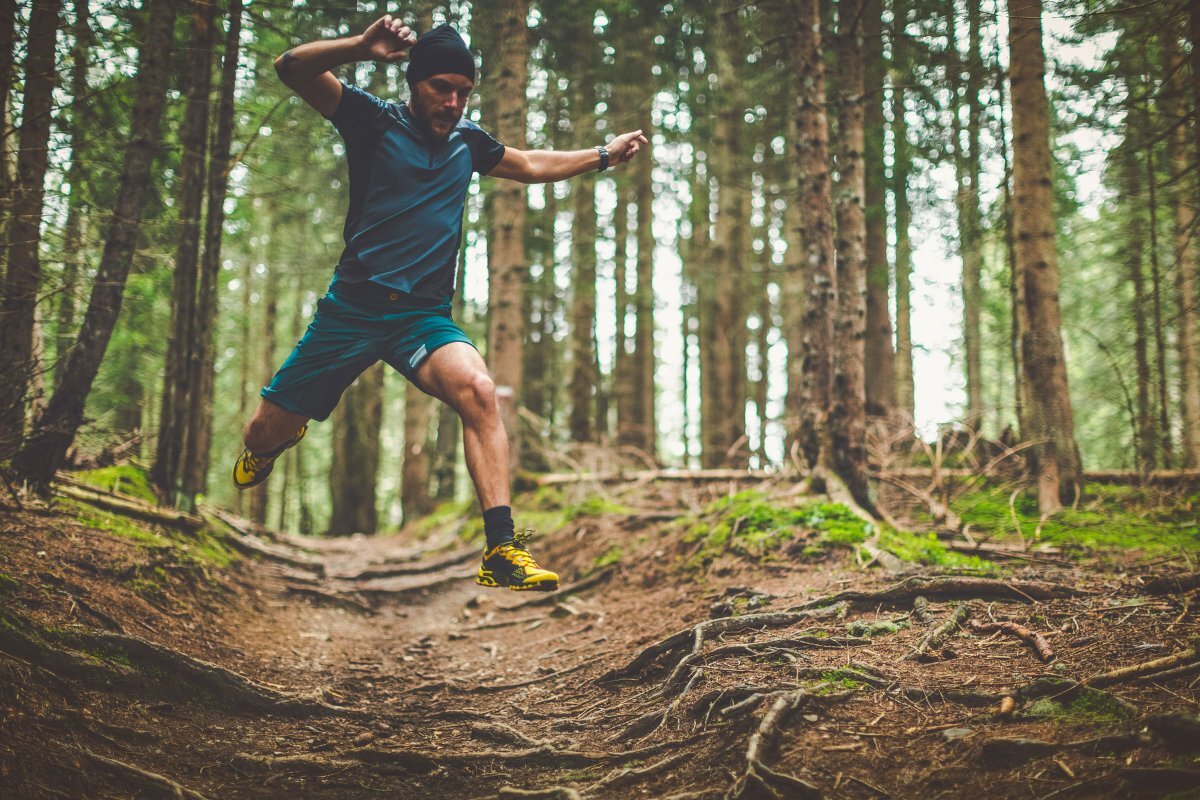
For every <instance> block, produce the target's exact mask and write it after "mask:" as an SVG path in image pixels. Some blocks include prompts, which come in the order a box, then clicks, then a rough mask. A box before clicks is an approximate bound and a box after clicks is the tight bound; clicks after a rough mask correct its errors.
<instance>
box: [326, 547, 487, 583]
mask: <svg viewBox="0 0 1200 800" xmlns="http://www.w3.org/2000/svg"><path fill="white" fill-rule="evenodd" d="M475 558H479V548H478V547H469V548H466V549H461V550H455V551H454V552H453V553H450V554H449V555H445V556H442V557H441V558H438V559H434V560H431V561H420V562H417V563H415V564H411V563H410V564H405V565H402V566H379V567H367V568H366V569H363V570H360V571H358V572H355V573H352V574H349V575H331V576H330V577H331V578H336V579H337V580H343V581H369V580H376V579H378V578H400V577H403V576H405V575H426V574H428V573H430V572H441V571H442V570H444V569H449V568H450V567H457V566H459V565H461V564H463V563H465V562H467V561H470V560H472V559H475Z"/></svg>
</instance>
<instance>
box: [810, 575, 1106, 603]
mask: <svg viewBox="0 0 1200 800" xmlns="http://www.w3.org/2000/svg"><path fill="white" fill-rule="evenodd" d="M1086 594H1088V592H1085V591H1083V590H1081V589H1075V588H1072V587H1070V586H1062V585H1060V584H1055V583H1043V582H1041V581H1002V580H993V579H991V578H959V577H950V576H941V577H935V578H921V577H915V578H908V579H907V580H904V581H901V582H900V583H897V584H895V585H894V586H889V587H888V588H886V589H881V590H879V591H875V592H860V591H856V590H853V589H852V590H848V591H844V592H839V593H837V594H835V595H833V596H831V597H822V598H818V599H816V600H811V601H809V602H807V603H801V604H800V605H798V606H792V607H791V608H789V609H788V611H807V610H810V609H815V608H821V607H823V606H828V605H830V604H832V603H842V602H845V603H853V604H856V605H876V604H886V605H896V604H899V603H911V602H912V601H913V599H914V598H916V597H917V596H919V595H926V596H929V597H969V598H974V599H980V600H982V599H999V600H1020V601H1022V602H1036V601H1039V600H1051V599H1054V598H1058V597H1078V596H1080V595H1086Z"/></svg>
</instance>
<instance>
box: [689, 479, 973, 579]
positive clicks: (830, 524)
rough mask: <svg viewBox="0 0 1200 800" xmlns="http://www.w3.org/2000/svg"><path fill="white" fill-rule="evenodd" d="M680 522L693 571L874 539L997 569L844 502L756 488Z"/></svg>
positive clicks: (935, 560)
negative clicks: (730, 559)
mask: <svg viewBox="0 0 1200 800" xmlns="http://www.w3.org/2000/svg"><path fill="white" fill-rule="evenodd" d="M680 522H682V524H684V525H685V526H686V530H685V532H684V535H683V539H684V541H685V542H688V543H691V544H696V545H698V547H697V549H696V551H695V553H694V554H692V555H691V556H690V557H689V559H688V560H687V562H686V565H685V566H686V567H687V569H689V570H692V571H702V570H704V569H706V568H707V567H708V566H709V565H710V564H711V563H712V562H713V561H715V560H716V559H717V558H718V557H720V556H722V555H725V554H727V553H730V554H734V555H737V556H741V557H743V558H748V559H750V560H753V561H760V562H772V561H780V560H783V559H785V558H799V559H810V558H824V557H826V556H827V555H829V553H830V552H831V551H833V550H835V549H838V548H849V549H856V548H858V547H859V546H861V545H862V544H864V543H865V542H866V541H867V540H869V539H872V538H873V537H874V538H875V540H876V541H875V544H876V546H877V547H879V548H880V549H883V550H887V551H888V552H890V553H892V554H893V555H895V556H896V557H898V558H901V559H903V560H905V561H910V562H914V563H920V564H933V565H939V566H944V567H947V568H952V569H959V570H966V571H977V572H989V571H991V570H992V569H993V568H992V567H991V565H989V564H988V563H987V562H984V561H982V560H981V559H979V558H977V557H975V556H964V555H962V554H959V553H955V552H953V551H951V550H947V549H946V548H945V546H943V545H942V544H941V543H940V542H938V540H937V538H936V537H935V536H934V535H933V534H927V535H926V534H919V533H908V532H905V531H896V530H893V529H891V528H889V527H887V526H882V527H880V526H877V525H875V524H873V523H870V522H866V521H864V520H862V519H860V518H859V517H858V516H856V515H855V514H854V513H853V512H852V511H850V509H848V508H847V507H846V506H844V505H842V504H840V503H828V502H819V501H807V502H803V503H800V504H798V505H781V504H779V503H778V502H776V501H774V500H772V499H771V498H769V497H767V496H766V495H764V494H763V493H762V492H761V491H759V490H757V489H749V490H747V491H744V492H740V493H738V494H735V495H732V496H730V497H727V498H722V499H721V500H718V501H715V502H713V503H711V504H710V505H709V506H708V507H706V508H705V509H703V510H702V511H701V512H700V513H699V514H698V515H696V516H695V517H685V518H683V519H681V520H680Z"/></svg>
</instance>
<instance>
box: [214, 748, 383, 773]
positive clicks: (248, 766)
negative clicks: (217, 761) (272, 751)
mask: <svg viewBox="0 0 1200 800" xmlns="http://www.w3.org/2000/svg"><path fill="white" fill-rule="evenodd" d="M230 765H231V766H232V767H233V768H234V769H236V770H238V771H239V772H243V773H263V772H273V773H277V772H282V771H284V770H287V771H291V772H304V773H308V774H310V775H325V774H328V773H331V772H345V771H346V770H349V769H358V768H359V767H361V766H362V765H361V764H360V763H359V762H358V761H350V760H348V759H344V758H324V757H322V756H317V755H298V756H261V755H258V754H257V753H234V754H233V757H232V758H231V759H230Z"/></svg>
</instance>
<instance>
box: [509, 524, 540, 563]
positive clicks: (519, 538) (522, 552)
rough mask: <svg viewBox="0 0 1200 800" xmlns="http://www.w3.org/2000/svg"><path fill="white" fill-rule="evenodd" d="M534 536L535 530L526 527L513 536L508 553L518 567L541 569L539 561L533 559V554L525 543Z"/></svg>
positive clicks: (510, 559)
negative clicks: (526, 547)
mask: <svg viewBox="0 0 1200 800" xmlns="http://www.w3.org/2000/svg"><path fill="white" fill-rule="evenodd" d="M531 538H533V531H532V530H531V529H528V528H526V529H525V531H524V532H522V533H518V534H516V535H515V536H514V537H513V543H512V545H510V546H509V548H508V551H507V553H506V555H507V557H508V560H509V561H512V562H513V563H514V564H516V565H517V566H518V567H534V568H535V569H540V567H538V565H537V562H536V561H534V560H533V555H532V554H530V552H529V551H528V550H527V549H525V543H526V542H528V541H529V540H530V539H531Z"/></svg>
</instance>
